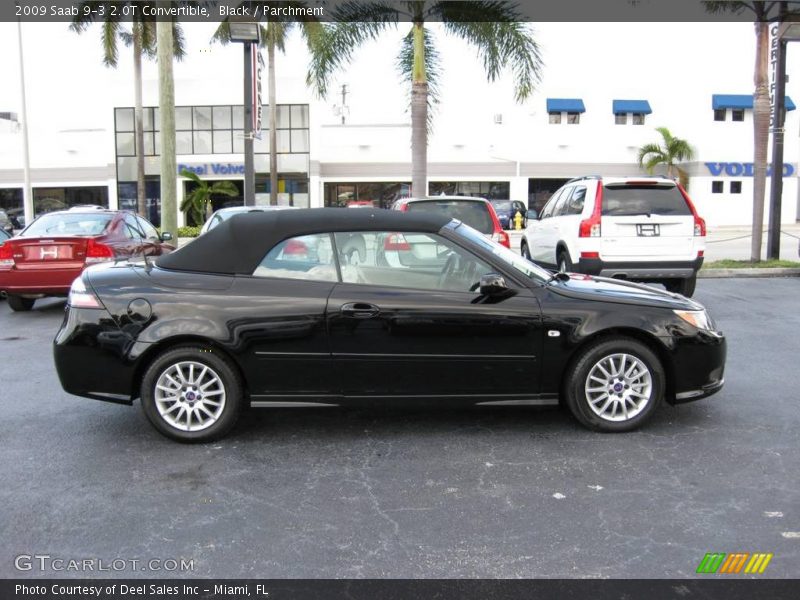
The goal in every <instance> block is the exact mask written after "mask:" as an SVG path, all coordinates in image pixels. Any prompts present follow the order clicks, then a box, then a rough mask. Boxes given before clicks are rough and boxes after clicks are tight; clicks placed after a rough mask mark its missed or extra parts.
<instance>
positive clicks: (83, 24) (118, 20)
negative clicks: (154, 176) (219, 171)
mask: <svg viewBox="0 0 800 600" xmlns="http://www.w3.org/2000/svg"><path fill="white" fill-rule="evenodd" d="M128 4H129V5H135V4H137V3H136V2H81V4H80V5H79V7H78V15H77V16H75V17H74V18H73V20H72V23H71V24H70V29H72V30H73V31H75V32H76V33H79V34H80V33H83V32H84V31H86V30H87V29H88V27H89V25H91V24H92V23H94V22H95V21H97V20H101V21H102V44H103V64H104V65H106V66H107V67H113V68H116V66H117V63H118V61H119V48H118V42H119V41H120V40H122V42H123V43H124V44H125V45H126V46H133V77H134V93H135V108H134V131H135V140H136V141H135V146H136V200H137V208H136V210H137V211H138V212H139V214H141V215H142V216H143V217H147V216H148V215H147V197H146V194H145V181H144V152H143V149H144V127H143V122H142V57H143V56H147V57H148V58H151V59H152V58H155V56H156V22H155V21H154V20H145V18H144V17H143V15H142V11H141V8H139V10H136V11H135V12H134V13H133V14H134V15H135V16H134V17H133V21H132V22H131V31H126V30H125V29H123V28H122V12H123V5H128ZM85 9H88V10H85ZM91 11H93V12H91ZM172 34H173V56H174V57H175V58H177V59H178V60H181V59H182V58H183V57H184V56H185V55H186V51H185V49H184V38H183V30H182V29H181V26H180V24H178V23H177V22H173V31H172Z"/></svg>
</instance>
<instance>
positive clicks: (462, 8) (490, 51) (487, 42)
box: [431, 0, 542, 102]
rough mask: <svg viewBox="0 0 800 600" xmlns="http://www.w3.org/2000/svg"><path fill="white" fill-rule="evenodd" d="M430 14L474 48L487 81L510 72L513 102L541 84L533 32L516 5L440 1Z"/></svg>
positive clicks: (490, 0)
mask: <svg viewBox="0 0 800 600" xmlns="http://www.w3.org/2000/svg"><path fill="white" fill-rule="evenodd" d="M431 14H432V15H433V16H437V15H438V16H439V18H441V20H442V21H443V23H444V27H445V29H446V30H447V31H448V32H450V33H452V34H453V35H455V36H457V37H459V38H461V39H463V40H465V41H467V42H468V43H469V44H471V45H473V46H475V48H477V50H478V57H479V58H480V59H481V61H482V62H483V67H484V69H485V70H486V76H487V79H488V80H489V81H494V80H495V79H497V77H498V76H499V75H500V73H501V72H502V71H503V69H505V68H509V69H510V70H511V72H512V73H513V75H514V85H515V89H514V97H515V100H516V101H517V102H522V101H523V100H525V99H527V98H529V97H530V95H531V94H532V93H533V91H534V89H535V87H536V85H537V84H538V83H539V82H540V80H541V68H542V56H541V51H540V50H539V45H538V44H537V43H536V40H535V39H534V36H533V31H532V30H531V28H530V26H529V25H528V24H527V23H524V22H521V19H520V17H519V12H518V11H517V10H516V6H515V5H512V4H509V3H507V2H501V1H497V0H483V1H478V2H443V1H440V2H437V3H435V4H434V6H433V7H432V8H431ZM470 19H475V20H474V21H471V20H470Z"/></svg>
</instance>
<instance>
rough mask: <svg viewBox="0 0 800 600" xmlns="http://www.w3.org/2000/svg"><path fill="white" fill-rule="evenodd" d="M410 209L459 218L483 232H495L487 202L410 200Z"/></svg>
mask: <svg viewBox="0 0 800 600" xmlns="http://www.w3.org/2000/svg"><path fill="white" fill-rule="evenodd" d="M408 211H409V212H410V211H414V212H429V213H434V214H440V215H446V216H448V217H450V218H451V219H458V220H459V221H461V222H462V223H466V224H467V225H469V226H470V227H472V228H473V229H477V230H478V231H480V232H481V233H487V234H489V233H493V232H494V223H493V222H492V217H491V215H490V214H489V206H488V205H487V204H486V203H485V202H477V201H467V200H435V201H434V200H431V201H426V202H409V203H408Z"/></svg>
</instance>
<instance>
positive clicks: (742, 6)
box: [703, 0, 797, 262]
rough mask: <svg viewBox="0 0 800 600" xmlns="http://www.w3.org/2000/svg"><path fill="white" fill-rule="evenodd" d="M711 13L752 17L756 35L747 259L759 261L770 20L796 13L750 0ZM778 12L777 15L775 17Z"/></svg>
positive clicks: (714, 5)
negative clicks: (751, 219) (750, 222)
mask: <svg viewBox="0 0 800 600" xmlns="http://www.w3.org/2000/svg"><path fill="white" fill-rule="evenodd" d="M703 4H704V5H705V9H706V11H708V12H709V13H711V14H719V13H722V12H730V13H733V14H742V13H745V12H751V13H752V14H753V20H754V26H755V33H756V62H755V67H754V68H753V83H754V84H755V91H754V93H753V229H752V238H751V244H750V260H751V261H752V262H758V261H760V260H761V240H762V235H761V234H762V229H763V226H764V196H765V191H766V187H767V147H768V146H769V116H770V99H769V21H770V20H774V19H776V17H777V18H778V19H779V20H783V19H784V18H785V17H787V16H789V15H796V14H797V12H796V11H793V12H790V11H788V10H787V7H786V2H775V1H769V2H765V1H764V0H752V1H751V2H734V1H730V0H728V1H724V2H720V1H716V2H703ZM776 13H777V14H776Z"/></svg>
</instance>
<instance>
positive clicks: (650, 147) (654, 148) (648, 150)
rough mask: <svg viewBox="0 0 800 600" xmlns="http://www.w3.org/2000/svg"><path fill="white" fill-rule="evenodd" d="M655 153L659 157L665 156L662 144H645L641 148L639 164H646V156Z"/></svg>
mask: <svg viewBox="0 0 800 600" xmlns="http://www.w3.org/2000/svg"><path fill="white" fill-rule="evenodd" d="M650 154H653V155H657V156H659V157H661V156H663V154H662V152H661V146H659V145H658V144H645V145H644V146H642V147H641V148H639V155H638V158H637V161H638V162H639V166H642V167H643V166H644V159H645V157H646V156H648V155H650Z"/></svg>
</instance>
